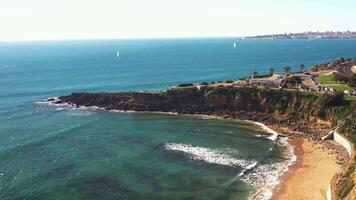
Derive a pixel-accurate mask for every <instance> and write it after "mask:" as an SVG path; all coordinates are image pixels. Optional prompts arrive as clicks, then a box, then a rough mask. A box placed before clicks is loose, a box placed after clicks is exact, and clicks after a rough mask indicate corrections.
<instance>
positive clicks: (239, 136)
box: [0, 38, 356, 200]
mask: <svg viewBox="0 0 356 200" xmlns="http://www.w3.org/2000/svg"><path fill="white" fill-rule="evenodd" d="M232 45H233V40H232V39H228V38H225V39H175V40H173V39H170V40H168V39H167V40H112V41H109V40H108V41H67V42H38V43H32V42H28V43H0V137H1V140H0V199H6V200H7V199H138V200H139V199H247V198H248V195H249V194H251V192H253V191H254V190H257V189H261V185H265V188H263V187H262V189H266V190H267V189H268V188H269V187H270V185H268V184H267V183H265V182H264V180H265V179H266V174H269V175H271V173H272V172H273V173H272V175H275V173H276V172H278V170H280V169H281V168H283V166H285V164H283V163H282V162H283V161H285V160H286V156H285V154H284V153H285V151H286V149H287V147H285V146H283V145H280V144H278V143H275V142H273V141H271V140H269V139H268V138H267V137H264V136H260V135H261V130H259V129H256V127H254V126H252V125H249V124H246V123H241V122H234V121H228V120H205V119H201V118H197V117H189V116H174V115H159V114H139V113H111V112H100V111H90V110H73V109H64V110H61V109H58V108H60V107H54V106H49V105H45V104H41V103H36V102H39V101H42V100H43V99H45V98H47V97H52V96H59V95H64V94H69V93H71V92H81V91H131V90H134V91H140V90H156V89H163V88H166V87H168V86H170V85H174V84H177V83H181V82H191V81H197V82H199V81H213V80H224V79H237V78H239V77H242V76H246V75H248V74H250V73H251V71H252V70H257V71H259V72H260V73H262V72H266V71H267V70H268V68H269V67H272V66H273V67H275V68H276V69H278V70H281V69H282V67H283V66H284V65H285V64H289V65H290V66H294V67H295V68H297V66H299V64H301V63H303V64H305V65H306V66H311V65H312V64H315V63H320V62H324V61H328V60H331V59H334V58H338V57H341V56H344V57H355V56H356V40H313V41H307V40H286V41H283V40H282V41H240V42H239V43H238V47H237V48H236V49H234V48H233V47H232ZM117 51H120V57H119V58H117V57H116V53H117ZM255 162H257V165H256V166H254V167H253V168H252V169H251V170H250V171H248V170H247V171H245V170H246V169H247V168H249V167H251V166H253V164H254V163H255ZM243 171H245V173H244V174H243V175H241V174H240V173H241V172H243ZM239 175H240V176H239ZM272 175H271V176H272ZM272 177H274V176H272ZM267 178H268V177H267ZM272 182H273V181H272ZM271 187H272V186H271ZM265 192H266V193H268V191H265ZM267 196H268V195H267ZM261 198H263V197H261Z"/></svg>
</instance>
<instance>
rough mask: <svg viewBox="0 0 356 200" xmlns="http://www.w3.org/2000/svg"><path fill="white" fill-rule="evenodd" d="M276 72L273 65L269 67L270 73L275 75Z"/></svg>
mask: <svg viewBox="0 0 356 200" xmlns="http://www.w3.org/2000/svg"><path fill="white" fill-rule="evenodd" d="M273 74H274V68H273V67H271V68H269V75H271V76H272V75H273Z"/></svg>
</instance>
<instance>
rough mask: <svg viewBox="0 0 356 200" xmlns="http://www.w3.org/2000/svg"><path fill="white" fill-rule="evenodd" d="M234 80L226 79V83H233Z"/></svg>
mask: <svg viewBox="0 0 356 200" xmlns="http://www.w3.org/2000/svg"><path fill="white" fill-rule="evenodd" d="M233 82H234V81H233V80H227V81H225V83H233Z"/></svg>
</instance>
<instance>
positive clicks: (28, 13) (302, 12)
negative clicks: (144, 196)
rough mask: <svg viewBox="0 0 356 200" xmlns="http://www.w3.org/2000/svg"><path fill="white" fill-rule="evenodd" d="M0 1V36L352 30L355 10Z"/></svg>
mask: <svg viewBox="0 0 356 200" xmlns="http://www.w3.org/2000/svg"><path fill="white" fill-rule="evenodd" d="M0 3H1V5H2V6H1V8H0V23H1V24H2V31H1V32H0V41H21V40H68V39H70V40H73V39H74V40H75V39H121V38H123V39H125V38H182V37H183V38H184V37H242V36H243V37H246V36H255V35H270V34H282V33H301V32H308V31H312V32H316V31H320V32H325V31H335V32H336V31H347V30H350V31H356V24H355V23H353V19H355V18H356V14H354V12H353V10H352V8H353V7H355V6H356V3H355V2H354V1H351V0H345V1H343V2H339V1H335V0H329V1H327V2H326V1H312V2H311V1H306V0H302V1H288V2H286V1H281V0H273V1H269V2H262V1H259V0H253V1H245V0H235V1H228V0H223V1H212V0H208V1H202V0H197V1H194V2H191V1H187V0H183V1H175V0H172V1H163V0H154V1H150V2H142V1H138V0H133V1H128V0H119V1H113V0H103V1H99V0H90V1H84V0H76V1H69V0H63V1H59V0H51V1H44V0H33V1H31V2H22V1H19V0H14V1H4V0H0ZM316 10H317V11H318V12H315V11H316ZM64 13H65V14H64ZM183 13H184V14H183ZM274 13H276V14H274ZM277 13H278V14H277ZM281 16H283V17H281ZM9 19H11V20H9Z"/></svg>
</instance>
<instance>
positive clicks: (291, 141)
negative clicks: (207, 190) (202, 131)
mask: <svg viewBox="0 0 356 200" xmlns="http://www.w3.org/2000/svg"><path fill="white" fill-rule="evenodd" d="M37 103H40V104H41V103H44V102H37ZM47 103H48V102H47ZM49 105H56V106H65V107H67V108H70V109H75V110H91V111H105V112H118V113H141V114H144V113H147V114H163V115H183V116H184V115H185V116H191V117H199V118H201V119H203V120H209V119H215V120H216V119H227V120H233V121H241V122H245V123H249V124H252V125H254V126H258V127H259V128H260V129H262V130H263V131H264V132H266V133H268V134H269V136H268V137H267V138H268V139H270V140H272V141H278V140H280V141H282V139H280V137H283V138H285V143H286V144H285V146H291V148H293V149H294V151H292V152H291V155H290V156H291V157H290V159H289V160H286V161H285V163H284V164H285V167H286V168H287V169H286V170H284V171H280V173H279V175H278V176H277V180H278V182H277V184H276V185H274V187H273V188H271V192H272V193H271V195H270V198H267V199H286V197H288V198H287V199H295V200H297V199H300V198H298V197H296V198H291V196H293V195H294V196H296V195H298V194H299V193H300V191H299V192H296V190H293V191H294V192H293V191H291V190H290V189H288V188H291V187H292V186H293V184H295V182H293V179H295V178H296V177H298V173H297V172H299V171H304V172H308V171H309V172H310V171H312V170H313V169H311V168H310V166H304V165H303V161H304V158H305V155H304V151H305V148H308V149H309V148H312V149H313V150H319V151H320V152H322V154H323V155H329V161H330V160H333V161H332V163H333V164H335V165H338V168H337V170H335V171H334V172H333V173H331V175H330V174H329V175H330V178H329V179H328V180H325V181H324V182H323V184H324V185H325V184H326V186H325V187H324V186H323V187H320V188H319V189H320V190H325V191H323V193H322V194H321V195H323V197H322V198H317V199H325V198H326V190H327V187H328V185H329V183H330V181H331V180H332V178H333V177H334V176H335V175H336V174H337V173H338V171H339V170H340V169H341V168H342V165H340V164H337V162H336V160H337V156H342V155H341V154H342V153H340V152H339V151H337V150H335V148H334V147H335V144H330V143H324V142H321V141H318V140H315V139H314V138H305V137H303V136H305V135H304V134H303V133H302V132H296V131H291V130H290V129H289V128H288V127H285V126H282V125H279V124H278V123H277V124H270V123H269V122H268V121H267V123H266V122H265V121H264V120H263V119H261V120H260V121H254V120H250V119H239V118H235V117H226V116H224V115H223V116H219V115H214V114H202V113H176V112H163V111H134V110H132V111H130V110H115V109H113V110H106V109H105V108H101V107H97V106H89V107H88V106H79V107H78V106H75V104H67V103H64V104H51V103H49ZM266 135H267V134H266ZM303 143H308V145H307V147H303ZM315 145H318V147H317V148H316V147H314V146H315ZM317 154H318V153H314V155H316V157H317V156H318V155H317ZM293 156H294V157H296V158H294V160H293ZM330 157H333V159H330ZM335 165H334V166H335ZM311 166H312V167H315V166H316V165H311ZM308 168H310V169H308ZM303 169H304V170H303ZM322 170H323V168H322V167H319V168H318V170H317V171H316V172H314V175H315V174H316V175H317V174H319V172H320V171H322ZM316 177H317V176H316ZM300 181H302V182H303V180H299V182H297V183H298V185H299V184H301V183H302V182H300ZM318 181H319V180H313V181H312V182H313V183H312V184H311V185H318V184H319V182H318ZM309 182H310V181H309ZM319 185H320V184H319ZM310 188H313V187H310ZM314 190H315V189H310V192H311V193H312V192H313V191H314ZM260 192H261V191H257V193H255V194H253V195H252V197H251V198H252V199H255V197H256V196H257V195H258V193H260ZM307 193H308V194H309V191H308V192H307ZM263 196H264V195H263ZM285 196H286V197H285ZM308 196H310V195H308ZM319 196H320V195H319ZM264 199H265V198H264ZM303 199H309V198H303ZM310 199H313V198H310ZM314 199H315V198H314Z"/></svg>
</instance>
